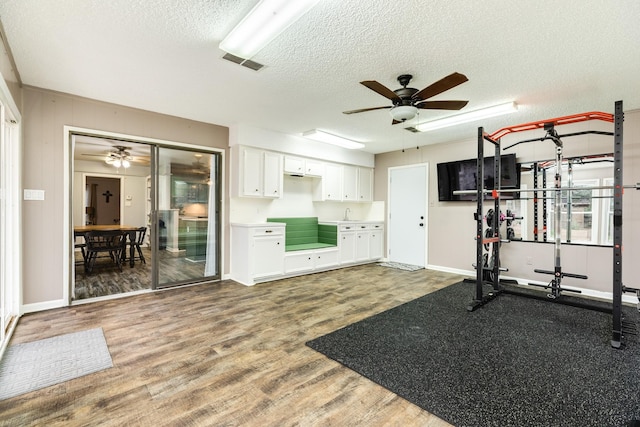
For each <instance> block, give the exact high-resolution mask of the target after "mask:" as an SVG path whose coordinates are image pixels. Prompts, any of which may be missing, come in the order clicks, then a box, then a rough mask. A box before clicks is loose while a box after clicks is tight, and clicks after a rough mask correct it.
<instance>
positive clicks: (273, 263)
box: [231, 223, 285, 285]
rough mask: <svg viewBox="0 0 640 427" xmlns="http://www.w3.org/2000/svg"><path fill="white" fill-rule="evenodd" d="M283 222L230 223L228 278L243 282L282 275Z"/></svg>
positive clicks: (247, 282) (253, 282)
mask: <svg viewBox="0 0 640 427" xmlns="http://www.w3.org/2000/svg"><path fill="white" fill-rule="evenodd" d="M284 230H285V224H284V223H269V224H231V279H233V280H235V281H237V282H240V283H242V284H244V285H253V284H255V283H256V281H260V280H263V279H268V278H272V277H277V276H281V275H283V274H284V254H285V252H284V246H285V243H284Z"/></svg>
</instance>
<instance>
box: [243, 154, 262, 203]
mask: <svg viewBox="0 0 640 427" xmlns="http://www.w3.org/2000/svg"><path fill="white" fill-rule="evenodd" d="M262 156H263V153H262V151H260V150H250V149H248V148H243V149H242V195H243V196H262V191H263V185H262V184H263V178H262V166H263V165H262Z"/></svg>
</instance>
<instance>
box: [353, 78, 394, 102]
mask: <svg viewBox="0 0 640 427" xmlns="http://www.w3.org/2000/svg"><path fill="white" fill-rule="evenodd" d="M360 84H362V85H364V86H366V87H368V88H369V89H371V90H372V91H374V92H376V93H379V94H380V95H382V96H384V97H385V98H389V99H390V100H392V101H394V102H400V101H401V99H400V97H399V96H398V95H397V94H396V93H395V92H394V91H392V90H391V89H389V88H388V87H386V86H384V85H382V84H380V83H378V82H377V81H375V80H365V81H363V82H360Z"/></svg>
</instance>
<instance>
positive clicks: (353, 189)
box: [342, 166, 358, 202]
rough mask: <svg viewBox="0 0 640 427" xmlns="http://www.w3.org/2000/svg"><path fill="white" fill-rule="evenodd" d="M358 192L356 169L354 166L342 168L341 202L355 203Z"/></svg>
mask: <svg viewBox="0 0 640 427" xmlns="http://www.w3.org/2000/svg"><path fill="white" fill-rule="evenodd" d="M357 192H358V168H357V167H355V166H343V170H342V200H343V201H344V202H357V201H358V197H357Z"/></svg>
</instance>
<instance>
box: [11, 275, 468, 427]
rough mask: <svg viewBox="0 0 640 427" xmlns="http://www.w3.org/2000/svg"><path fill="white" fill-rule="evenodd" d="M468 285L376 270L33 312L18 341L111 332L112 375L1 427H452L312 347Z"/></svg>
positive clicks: (21, 406) (45, 398) (66, 391)
mask: <svg viewBox="0 0 640 427" xmlns="http://www.w3.org/2000/svg"><path fill="white" fill-rule="evenodd" d="M460 279H461V277H460V276H457V275H453V274H448V273H441V272H435V271H429V270H419V271H415V272H407V271H402V270H395V269H391V268H387V267H380V266H377V265H375V264H369V265H365V266H356V267H351V268H344V269H340V270H334V271H330V272H326V273H318V274H312V275H307V276H301V277H297V278H292V279H286V280H280V281H276V282H270V283H263V284H258V285H256V286H253V287H245V286H242V285H239V284H237V283H235V282H233V281H222V282H215V283H208V284H201V285H196V286H190V287H183V288H179V289H171V290H165V291H160V292H154V293H149V294H142V295H136V296H130V297H127V298H121V299H117V300H109V301H101V302H96V303H92V304H84V305H79V306H73V307H70V308H64V309H55V310H50V311H46V312H41V313H34V314H29V315H25V316H23V317H22V318H21V319H20V321H19V324H18V326H17V329H16V332H15V334H14V337H13V338H12V343H20V342H29V341H33V340H37V339H41V338H47V337H51V336H55V335H60V334H65V333H69V332H76V331H81V330H85V329H90V328H95V327H102V328H103V330H104V333H105V337H106V340H107V344H108V346H109V350H110V352H111V356H112V358H113V364H114V367H113V368H111V369H108V370H105V371H102V372H98V373H95V374H91V375H88V376H85V377H81V378H78V379H75V380H72V381H68V382H65V383H63V384H59V385H55V386H51V387H48V388H46V389H43V390H39V391H35V392H32V393H29V394H25V395H22V396H18V397H15V398H13V399H9V400H5V401H0V425H3V426H29V425H46V426H88V425H101V426H102V425H105V426H125V425H126V426H213V425H215V426H432V427H440V426H448V425H449V424H447V423H446V422H444V421H443V420H440V419H439V418H437V417H436V416H434V415H431V414H429V413H428V412H426V411H424V410H422V409H420V408H418V407H417V406H414V405H412V404H411V403H409V402H407V401H405V400H404V399H402V398H400V397H398V396H397V395H395V394H394V393H391V392H390V391H388V390H386V389H384V388H382V387H380V386H378V385H377V384H375V383H373V382H371V381H369V380H368V379H366V378H364V377H362V376H360V375H358V374H357V373H355V372H353V371H351V370H349V369H347V368H345V367H343V366H342V365H340V364H339V363H337V362H335V361H333V360H330V359H328V358H326V357H325V356H324V355H322V354H320V353H317V352H315V351H314V350H312V349H310V348H308V347H306V346H305V342H306V341H308V340H310V339H313V338H316V337H318V336H321V335H324V334H327V333H329V332H332V331H334V330H336V329H338V328H341V327H343V326H346V325H348V324H350V323H353V322H355V321H358V320H361V319H363V318H366V317H369V316H371V315H373V314H376V313H379V312H381V311H384V310H387V309H389V308H391V307H395V306H397V305H399V304H402V303H404V302H407V301H410V300H412V299H415V298H417V297H419V296H422V295H424V294H427V293H429V292H432V291H434V290H437V289H440V288H442V287H444V286H447V285H450V284H452V283H455V282H457V281H459V280H460ZM464 303H465V302H464V301H461V304H464Z"/></svg>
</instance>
